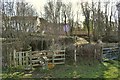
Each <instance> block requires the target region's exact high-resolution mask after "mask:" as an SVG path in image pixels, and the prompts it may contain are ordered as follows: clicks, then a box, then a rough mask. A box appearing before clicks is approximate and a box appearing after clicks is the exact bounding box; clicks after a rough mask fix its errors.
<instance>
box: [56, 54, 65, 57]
mask: <svg viewBox="0 0 120 80" xmlns="http://www.w3.org/2000/svg"><path fill="white" fill-rule="evenodd" d="M54 56H55V57H56V56H65V54H55V55H54Z"/></svg>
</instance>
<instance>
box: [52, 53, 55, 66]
mask: <svg viewBox="0 0 120 80" xmlns="http://www.w3.org/2000/svg"><path fill="white" fill-rule="evenodd" d="M54 57H55V52H53V56H52V63H53V64H54Z"/></svg>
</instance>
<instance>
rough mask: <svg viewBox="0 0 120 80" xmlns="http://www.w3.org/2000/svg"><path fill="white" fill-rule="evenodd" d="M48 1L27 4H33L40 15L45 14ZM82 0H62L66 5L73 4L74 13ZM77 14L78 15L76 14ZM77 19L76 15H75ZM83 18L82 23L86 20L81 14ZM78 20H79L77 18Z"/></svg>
mask: <svg viewBox="0 0 120 80" xmlns="http://www.w3.org/2000/svg"><path fill="white" fill-rule="evenodd" d="M47 1H49V0H26V2H29V3H31V4H33V6H34V7H35V9H36V10H37V12H38V13H42V14H43V13H44V5H45V4H46V3H47ZM81 1H82V0H62V2H64V3H66V4H67V3H69V2H71V3H72V9H73V10H74V12H76V11H77V9H78V7H77V2H81ZM85 1H88V2H91V0H84V2H85ZM74 14H76V13H74ZM75 17H76V15H75ZM79 17H80V18H81V21H83V20H84V17H83V16H82V12H81V13H80V16H79ZM75 19H77V18H75Z"/></svg>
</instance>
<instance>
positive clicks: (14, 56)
mask: <svg viewBox="0 0 120 80" xmlns="http://www.w3.org/2000/svg"><path fill="white" fill-rule="evenodd" d="M13 62H14V66H15V67H16V50H14V51H13Z"/></svg>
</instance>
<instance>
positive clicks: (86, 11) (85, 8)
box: [81, 2, 90, 43]
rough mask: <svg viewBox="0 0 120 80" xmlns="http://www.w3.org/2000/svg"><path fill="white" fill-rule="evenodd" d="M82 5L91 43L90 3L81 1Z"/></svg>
mask: <svg viewBox="0 0 120 80" xmlns="http://www.w3.org/2000/svg"><path fill="white" fill-rule="evenodd" d="M81 7H82V11H83V14H84V16H85V24H86V26H87V30H88V38H89V43H90V26H89V19H90V9H89V5H88V3H87V2H86V3H85V4H83V3H81Z"/></svg>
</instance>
